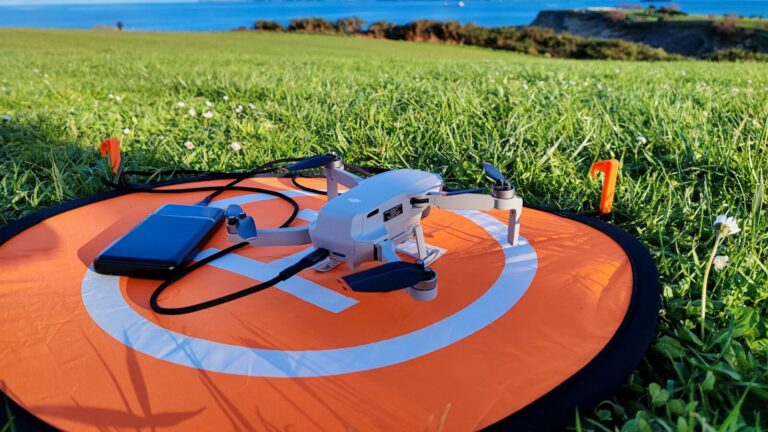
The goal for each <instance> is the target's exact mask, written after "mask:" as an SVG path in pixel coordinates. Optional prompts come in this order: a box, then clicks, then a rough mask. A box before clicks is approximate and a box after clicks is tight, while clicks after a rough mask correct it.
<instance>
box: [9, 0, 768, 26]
mask: <svg viewBox="0 0 768 432" xmlns="http://www.w3.org/2000/svg"><path fill="white" fill-rule="evenodd" d="M37 1H38V2H57V1H58V2H59V3H61V1H59V0H37ZM83 1H91V2H93V1H94V0H83ZM11 2H16V3H17V4H11V5H9V3H11ZM81 2H82V1H81ZM621 3H623V4H637V5H641V6H644V7H646V6H648V5H650V4H655V5H656V6H657V7H660V6H664V5H669V4H670V3H668V2H663V1H662V2H659V1H657V2H647V1H642V2H641V1H639V0H635V1H632V0H628V1H626V2H621ZM674 4H677V5H679V7H680V9H681V10H684V11H686V12H689V13H701V14H728V13H734V14H737V15H745V16H751V15H762V16H765V17H768V1H764V0H743V1H719V0H681V1H675V2H674ZM615 5H616V2H612V1H608V2H605V1H603V2H601V1H600V0H591V1H583V0H582V1H579V0H571V1H541V2H536V1H530V0H379V1H376V0H347V1H343V0H324V1H319V0H287V1H280V0H256V1H242V2H225V1H218V2H213V1H211V2H194V3H192V2H190V3H123V4H75V5H72V4H71V5H62V4H56V5H53V4H30V3H29V1H25V0H0V27H44V28H76V29H89V28H94V27H99V26H114V25H115V24H116V23H117V21H121V22H122V23H123V24H124V26H125V29H126V30H160V31H217V30H218V31H226V30H231V29H233V28H236V27H243V26H244V27H249V26H251V25H252V24H253V22H254V21H256V20H275V21H279V22H281V23H283V24H287V23H288V21H290V20H291V19H293V18H304V17H322V18H325V19H328V20H335V19H338V18H341V17H345V16H351V15H356V16H359V17H360V18H362V19H363V20H365V21H366V22H367V23H371V22H374V21H379V20H387V21H390V22H394V23H398V24H402V23H406V22H409V21H414V20H417V19H431V20H441V21H447V20H457V21H460V22H461V23H468V22H474V23H475V24H478V25H481V26H505V25H525V24H529V23H530V22H531V21H533V19H534V18H535V17H536V14H537V13H538V12H539V11H540V10H543V9H583V8H587V7H596V6H598V7H599V6H604V7H605V6H615Z"/></svg>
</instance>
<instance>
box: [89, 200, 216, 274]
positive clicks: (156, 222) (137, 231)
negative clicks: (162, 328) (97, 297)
mask: <svg viewBox="0 0 768 432" xmlns="http://www.w3.org/2000/svg"><path fill="white" fill-rule="evenodd" d="M223 219H224V210H222V209H219V208H216V207H203V206H195V205H179V204H166V205H164V206H162V207H160V208H159V209H158V210H157V211H155V212H154V213H152V214H151V215H149V216H148V217H147V218H146V219H144V220H143V221H141V223H139V224H138V225H136V227H134V228H133V229H132V230H131V231H129V232H128V233H127V234H125V235H124V236H122V237H120V238H119V239H117V240H116V241H115V242H114V243H112V244H111V245H109V246H107V248H106V249H105V250H104V251H102V252H101V253H100V254H99V255H98V256H97V257H96V259H95V260H94V262H93V269H94V270H95V271H96V272H97V273H101V274H107V275H119V276H132V277H138V278H149V279H167V278H169V277H170V276H171V275H173V273H174V272H176V271H177V270H178V269H179V268H181V266H182V265H183V264H184V263H185V262H187V261H189V260H190V259H192V258H193V257H194V256H195V254H197V252H198V251H199V249H200V245H201V244H202V243H203V242H204V241H205V240H206V239H208V237H209V236H210V235H211V234H212V233H213V231H214V229H215V228H216V227H217V226H218V225H219V223H221V221H222V220H223Z"/></svg>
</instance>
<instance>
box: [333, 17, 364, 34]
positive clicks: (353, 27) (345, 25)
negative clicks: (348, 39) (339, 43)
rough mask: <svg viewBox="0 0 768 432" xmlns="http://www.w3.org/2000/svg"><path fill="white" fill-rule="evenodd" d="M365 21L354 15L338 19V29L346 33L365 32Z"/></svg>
mask: <svg viewBox="0 0 768 432" xmlns="http://www.w3.org/2000/svg"><path fill="white" fill-rule="evenodd" d="M364 25H365V21H363V20H362V18H360V17H356V16H352V17H345V18H339V19H338V20H336V31H338V32H339V33H346V34H359V33H362V32H363V26H364Z"/></svg>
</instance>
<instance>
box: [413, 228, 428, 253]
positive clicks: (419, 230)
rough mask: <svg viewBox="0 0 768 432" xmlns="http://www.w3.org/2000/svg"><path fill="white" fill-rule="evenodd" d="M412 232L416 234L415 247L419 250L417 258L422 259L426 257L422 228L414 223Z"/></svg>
mask: <svg viewBox="0 0 768 432" xmlns="http://www.w3.org/2000/svg"><path fill="white" fill-rule="evenodd" d="M413 233H414V234H415V235H416V249H417V250H418V252H419V259H420V260H424V259H425V258H426V257H427V247H426V246H425V244H424V230H423V229H422V228H421V225H416V228H414V229H413Z"/></svg>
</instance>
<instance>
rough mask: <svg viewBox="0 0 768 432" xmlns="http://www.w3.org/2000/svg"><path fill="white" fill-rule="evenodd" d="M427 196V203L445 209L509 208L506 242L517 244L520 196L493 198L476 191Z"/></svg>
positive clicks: (520, 212)
mask: <svg viewBox="0 0 768 432" xmlns="http://www.w3.org/2000/svg"><path fill="white" fill-rule="evenodd" d="M427 197H428V198H429V205H433V206H435V207H439V208H442V209H446V210H492V209H499V210H509V229H508V231H507V242H509V244H511V245H512V246H515V245H517V241H518V238H519V236H520V221H521V216H522V213H523V200H522V198H519V197H512V198H495V197H493V196H491V195H486V194H477V193H466V194H459V195H441V194H430V195H428V196H427Z"/></svg>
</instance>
